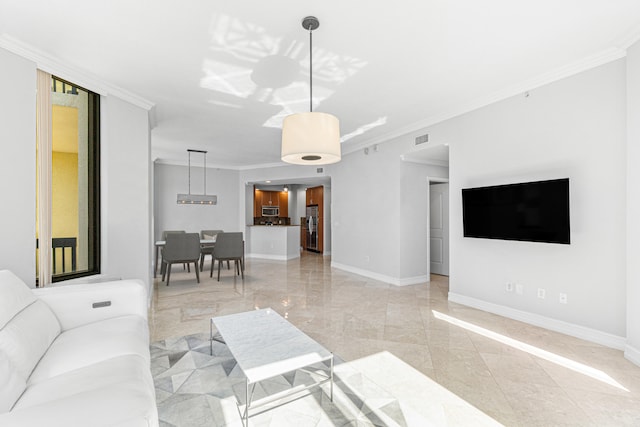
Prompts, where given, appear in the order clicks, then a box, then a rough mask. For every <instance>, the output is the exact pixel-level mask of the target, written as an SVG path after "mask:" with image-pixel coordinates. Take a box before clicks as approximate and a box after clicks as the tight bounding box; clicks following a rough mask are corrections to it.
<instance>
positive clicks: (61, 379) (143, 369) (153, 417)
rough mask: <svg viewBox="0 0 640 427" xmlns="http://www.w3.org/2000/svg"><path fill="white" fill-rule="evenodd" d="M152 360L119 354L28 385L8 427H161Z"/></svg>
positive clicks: (4, 417)
mask: <svg viewBox="0 0 640 427" xmlns="http://www.w3.org/2000/svg"><path fill="white" fill-rule="evenodd" d="M152 382H153V380H152V378H151V373H150V372H149V366H148V362H146V361H145V360H143V359H142V358H140V357H139V356H134V355H130V356H121V357H118V358H114V359H110V360H106V361H103V362H99V363H96V364H94V365H91V366H86V367H84V368H81V369H78V370H76V371H71V372H68V373H66V374H63V375H59V376H57V377H55V378H51V379H49V380H46V381H42V382H40V383H38V384H35V385H32V386H29V387H28V388H27V390H26V391H25V393H24V394H23V395H22V397H21V398H20V400H18V402H17V403H16V405H15V407H14V408H13V410H12V411H11V412H8V413H6V414H0V425H3V426H4V425H7V426H21V427H25V426H33V427H40V426H47V427H70V426H92V427H99V426H111V427H113V426H121V427H122V426H141V427H142V426H144V427H149V426H157V425H158V410H157V407H156V402H155V392H154V388H153V384H152Z"/></svg>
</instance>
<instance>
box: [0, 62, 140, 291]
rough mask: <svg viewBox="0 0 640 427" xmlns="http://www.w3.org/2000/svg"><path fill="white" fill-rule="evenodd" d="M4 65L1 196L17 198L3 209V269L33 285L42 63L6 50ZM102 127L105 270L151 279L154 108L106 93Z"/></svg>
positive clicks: (0, 74) (1, 75) (1, 68)
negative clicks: (150, 117)
mask: <svg viewBox="0 0 640 427" xmlns="http://www.w3.org/2000/svg"><path fill="white" fill-rule="evenodd" d="M0 64H1V66H0V78H1V79H2V81H4V82H6V83H7V84H6V87H5V88H4V89H3V94H2V96H1V97H0V114H1V115H2V117H4V118H6V120H3V122H2V126H0V170H1V171H2V174H3V175H2V177H3V179H2V180H0V181H1V183H0V195H2V197H3V199H4V200H11V201H12V202H11V204H8V203H5V204H3V208H1V209H2V210H1V211H0V212H1V219H2V221H0V236H1V238H0V260H1V261H0V262H1V263H2V264H1V265H0V268H8V269H11V270H13V271H14V272H16V274H18V275H19V276H20V277H21V278H22V279H23V280H24V281H25V282H27V283H28V284H30V285H34V284H35V197H36V196H35V189H36V184H35V177H36V153H35V114H36V109H35V88H36V64H35V63H34V62H32V61H29V60H26V59H24V58H21V57H19V56H17V55H14V54H11V53H9V52H7V51H6V50H4V49H0ZM58 75H59V77H62V78H69V77H68V76H65V75H64V74H62V73H58ZM70 80H72V81H73V78H70ZM87 89H89V90H92V88H91V87H90V86H88V85H87ZM101 131H102V132H101V169H102V170H101V184H102V188H101V212H102V215H101V238H102V246H101V251H102V254H101V272H102V273H104V274H106V275H109V276H115V277H123V278H138V279H142V280H143V281H145V283H147V284H149V279H150V271H151V270H150V266H151V263H150V259H151V256H150V253H151V248H150V246H149V242H150V218H151V215H150V202H149V201H150V191H149V188H150V187H149V185H150V179H149V177H150V175H149V163H150V161H149V159H150V153H149V124H148V114H147V110H146V109H144V108H140V107H135V106H133V105H132V104H129V103H127V102H125V101H122V100H120V99H118V98H117V97H115V96H102V97H101Z"/></svg>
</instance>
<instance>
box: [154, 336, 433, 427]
mask: <svg viewBox="0 0 640 427" xmlns="http://www.w3.org/2000/svg"><path fill="white" fill-rule="evenodd" d="M150 350H151V371H152V374H153V380H154V383H155V391H156V403H157V406H158V415H159V418H160V426H162V427H200V426H220V427H222V426H229V427H236V426H237V427H240V426H242V422H241V419H240V414H239V411H238V407H237V403H236V402H237V401H238V400H236V399H239V400H240V401H241V402H242V400H243V396H244V388H245V382H244V377H243V375H242V372H241V371H240V369H239V368H238V366H237V364H236V361H235V360H234V358H233V356H232V355H231V353H230V352H229V350H228V349H227V347H226V346H225V345H224V344H222V343H219V342H217V341H214V343H213V355H211V354H210V341H209V334H208V333H202V334H195V335H189V336H184V337H180V338H174V339H167V340H163V341H158V342H155V343H152V344H151V346H150ZM334 363H335V365H334V389H333V390H334V399H333V402H331V401H330V399H329V396H328V391H329V389H328V387H329V384H328V383H325V384H323V385H322V386H320V387H314V388H312V389H311V390H309V391H306V392H304V393H299V395H300V397H298V398H295V399H293V400H291V399H288V400H286V403H283V404H280V405H279V406H277V403H276V406H275V407H274V408H273V409H270V410H268V411H264V412H262V413H260V414H257V415H254V416H252V417H250V418H249V425H250V426H256V427H258V426H259V427H267V426H269V427H287V426H295V427H306V426H313V427H318V426H326V427H335V426H372V427H387V426H399V427H405V426H414V425H416V426H417V425H427V424H423V423H422V422H421V421H418V420H416V419H415V416H412V415H415V414H410V413H408V412H407V408H403V406H402V405H401V403H400V402H399V401H398V399H396V398H395V397H394V396H392V395H391V394H390V393H388V392H386V391H385V390H383V389H382V388H381V387H379V386H378V385H376V384H375V383H374V382H372V381H370V380H368V378H367V377H365V376H364V375H362V374H361V373H360V372H358V371H357V370H356V369H354V368H352V367H350V366H349V363H344V362H342V361H340V360H339V358H338V357H335V362H334ZM318 378H319V377H317V376H314V373H313V371H312V372H309V371H307V370H305V371H302V370H299V371H294V372H291V373H288V374H285V375H281V376H278V377H275V378H272V379H270V380H267V381H263V382H261V383H259V384H258V385H257V386H256V389H255V392H254V396H255V397H254V400H255V399H260V398H263V397H266V396H272V395H274V394H276V395H277V393H281V392H286V391H289V390H296V389H297V388H300V387H302V386H305V385H308V384H310V383H312V382H316V381H317V379H318ZM409 412H410V411H409ZM422 421H424V420H422ZM429 424H430V423H429Z"/></svg>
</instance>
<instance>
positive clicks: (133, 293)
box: [0, 270, 158, 427]
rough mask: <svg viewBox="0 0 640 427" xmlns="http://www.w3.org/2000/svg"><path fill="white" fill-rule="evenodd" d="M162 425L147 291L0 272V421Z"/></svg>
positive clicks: (129, 284) (125, 283) (131, 283)
mask: <svg viewBox="0 0 640 427" xmlns="http://www.w3.org/2000/svg"><path fill="white" fill-rule="evenodd" d="M116 425H117V426H157V425H158V412H157V408H156V401H155V389H154V385H153V378H152V377H151V371H150V362H149V328H148V324H147V292H146V290H145V287H144V286H143V284H142V283H141V282H139V281H135V280H121V281H112V282H106V283H93V284H83V285H68V286H57V287H50V288H49V287H48V288H43V289H30V288H29V287H28V286H27V285H26V284H25V283H24V282H23V281H22V280H20V279H19V278H18V277H17V276H15V275H14V274H13V273H11V272H10V271H8V270H0V426H47V427H52V426H65V427H69V426H116Z"/></svg>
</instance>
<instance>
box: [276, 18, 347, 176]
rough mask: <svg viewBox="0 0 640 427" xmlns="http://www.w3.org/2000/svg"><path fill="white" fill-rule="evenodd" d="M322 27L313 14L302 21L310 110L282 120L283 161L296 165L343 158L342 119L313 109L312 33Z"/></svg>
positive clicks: (321, 162)
mask: <svg viewBox="0 0 640 427" xmlns="http://www.w3.org/2000/svg"><path fill="white" fill-rule="evenodd" d="M319 26H320V22H319V21H318V19H317V18H316V17H314V16H307V17H306V18H304V19H303V20H302V28H304V29H305V30H308V31H309V112H308V113H297V114H291V115H289V116H287V117H285V119H284V121H283V122H282V152H281V154H282V161H284V162H287V163H293V164H297V165H326V164H330V163H336V162H339V161H340V122H339V121H338V118H337V117H336V116H333V115H331V114H327V113H318V112H314V111H313V45H312V36H311V34H312V32H313V30H315V29H316V28H318V27H319Z"/></svg>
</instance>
